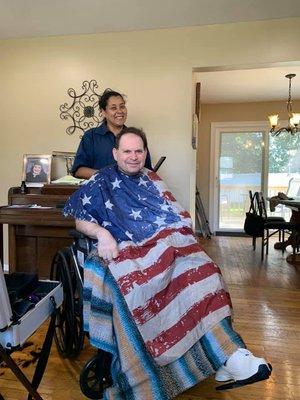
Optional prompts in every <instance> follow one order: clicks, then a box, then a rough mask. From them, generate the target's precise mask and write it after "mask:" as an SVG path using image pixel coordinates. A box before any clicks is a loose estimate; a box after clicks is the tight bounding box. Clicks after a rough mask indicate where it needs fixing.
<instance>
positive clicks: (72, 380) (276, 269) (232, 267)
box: [0, 237, 300, 400]
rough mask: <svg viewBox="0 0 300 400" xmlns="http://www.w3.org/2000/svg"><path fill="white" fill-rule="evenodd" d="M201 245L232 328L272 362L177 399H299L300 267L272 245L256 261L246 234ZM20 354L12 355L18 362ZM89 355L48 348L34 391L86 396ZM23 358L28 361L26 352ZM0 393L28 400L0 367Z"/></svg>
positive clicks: (47, 399)
mask: <svg viewBox="0 0 300 400" xmlns="http://www.w3.org/2000/svg"><path fill="white" fill-rule="evenodd" d="M201 244H202V246H203V247H204V249H205V250H206V251H207V253H208V254H209V255H210V256H211V257H212V258H213V260H214V261H215V262H216V263H217V264H218V265H219V266H220V267H221V269H222V272H223V275H224V277H225V280H226V282H227V284H228V287H229V290H230V293H231V296H232V301H233V306H234V312H235V313H234V326H235V328H236V330H237V331H238V332H239V333H240V334H241V335H242V337H243V339H244V340H245V342H246V343H247V345H248V348H249V349H250V350H251V351H253V352H254V353H257V354H258V355H260V356H263V357H265V358H266V359H267V360H268V362H270V363H271V364H272V365H273V374H272V376H271V378H270V379H269V380H268V381H265V382H260V383H256V384H255V385H251V386H247V387H243V388H240V389H234V390H232V391H228V392H223V393H218V392H216V391H215V386H216V384H215V381H214V379H213V377H211V378H210V379H208V380H206V381H205V382H202V383H201V384H199V385H197V386H195V387H194V388H192V389H190V390H188V391H186V392H185V393H183V394H181V395H180V396H178V397H177V400H196V399H198V400H217V399H226V400H275V399H276V400H297V399H300V290H299V289H300V265H299V266H293V265H290V264H288V263H287V262H286V261H285V257H286V255H287V254H288V252H286V253H285V254H284V255H282V253H281V252H280V251H276V250H273V249H272V250H271V251H270V255H269V256H268V257H267V258H266V260H265V261H264V262H263V263H261V262H260V249H257V250H256V252H253V250H252V248H251V241H250V239H248V238H236V237H214V238H212V239H211V240H201ZM271 247H273V246H271ZM42 331H43V329H42V328H41V329H39V331H38V333H37V334H35V335H34V336H33V337H32V338H31V339H32V342H33V345H32V346H31V347H32V349H36V348H37V347H38V344H39V342H40V340H41V337H43V332H42ZM29 349H30V348H29ZM27 353H29V352H28V351H27ZM22 354H23V353H21V354H17V353H15V355H14V356H15V357H16V358H17V359H18V360H19V361H20V360H21V359H22ZM93 354H94V350H93V349H91V348H90V347H89V345H88V344H87V342H86V345H85V349H84V350H83V352H82V353H81V354H80V357H79V358H78V359H76V360H66V359H62V358H61V357H59V355H58V354H57V351H56V348H55V346H53V348H52V352H51V356H50V359H49V362H48V366H47V370H46V373H45V376H44V378H43V381H42V383H41V385H40V389H39V392H40V394H41V395H42V397H43V399H44V400H61V399H65V400H78V399H85V397H84V396H83V395H82V393H81V391H80V388H79V385H78V376H79V373H80V371H81V369H82V367H83V365H84V363H85V361H87V360H88V359H89V358H90V357H91V356H92V355H93ZM23 358H25V359H27V358H29V359H30V356H29V357H28V355H27V358H26V355H24V357H23ZM25 361H26V360H25ZM32 369H33V366H32V365H29V366H28V367H26V368H24V372H25V373H26V375H28V376H30V374H31V373H32ZM0 392H1V394H2V395H3V396H4V398H5V399H6V400H22V399H24V400H25V399H26V398H27V396H26V393H25V391H24V390H23V388H22V386H21V385H20V384H19V382H18V381H16V379H15V378H14V377H13V375H12V374H11V372H10V371H9V370H8V369H5V368H1V370H0ZM141 400H144V399H141ZM154 400H155V399H154Z"/></svg>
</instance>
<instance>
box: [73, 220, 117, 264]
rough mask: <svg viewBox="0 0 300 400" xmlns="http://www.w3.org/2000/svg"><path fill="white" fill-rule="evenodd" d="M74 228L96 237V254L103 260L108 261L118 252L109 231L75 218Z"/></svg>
mask: <svg viewBox="0 0 300 400" xmlns="http://www.w3.org/2000/svg"><path fill="white" fill-rule="evenodd" d="M76 229H77V230H78V231H79V232H82V233H83V234H85V235H87V236H89V237H90V238H93V239H98V245H97V249H98V254H99V256H100V257H101V258H103V260H105V261H110V260H112V259H113V258H115V257H117V256H118V254H119V249H118V244H117V242H116V240H115V239H114V238H113V236H112V235H111V234H110V232H109V231H108V230H107V229H105V228H102V227H101V226H99V225H98V224H95V223H94V222H88V221H81V220H78V219H77V220H76Z"/></svg>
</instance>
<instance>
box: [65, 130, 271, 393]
mask: <svg viewBox="0 0 300 400" xmlns="http://www.w3.org/2000/svg"><path fill="white" fill-rule="evenodd" d="M115 146H116V147H115V148H114V150H113V156H114V158H115V160H116V161H117V164H116V165H113V166H109V167H105V168H103V169H102V170H100V171H99V172H98V173H96V174H95V175H93V176H92V177H91V178H90V180H89V181H88V182H87V183H86V184H85V185H84V186H82V187H81V188H80V189H79V190H77V191H76V192H75V193H74V194H73V195H72V196H71V198H70V199H69V201H68V203H67V205H66V207H65V209H64V213H65V215H72V216H74V217H75V219H76V228H77V229H78V230H79V231H80V232H82V233H84V234H86V235H88V236H89V237H91V238H93V239H96V240H97V241H98V243H97V249H95V250H94V251H92V252H91V253H90V255H89V257H88V258H87V260H86V262H85V265H84V304H83V308H84V312H83V314H84V327H85V330H86V331H88V333H89V337H90V342H91V344H92V345H94V346H95V347H97V348H99V349H102V350H105V351H107V352H109V353H111V355H112V363H111V376H112V386H110V387H109V388H107V389H106V390H105V393H104V398H105V399H116V398H118V399H127V398H128V399H129V398H130V399H139V400H140V399H155V400H159V399H172V398H174V397H176V396H177V395H178V394H179V393H181V392H183V391H185V390H186V389H188V388H190V387H192V386H194V385H195V384H197V383H198V382H200V381H202V380H204V379H205V378H207V377H208V376H210V375H212V374H215V379H216V380H217V381H219V382H223V384H222V385H221V386H219V387H218V388H217V389H218V390H224V389H230V388H233V387H237V386H243V385H247V384H250V383H254V382H256V381H260V380H264V379H267V378H269V376H270V374H271V366H270V365H269V364H267V363H266V361H265V360H264V359H263V358H258V357H255V356H254V355H253V354H252V353H251V352H250V351H249V350H247V349H246V346H245V344H244V342H243V340H242V338H241V337H240V336H239V335H238V334H237V333H236V332H235V331H234V330H233V327H232V323H231V301H230V296H229V293H228V292H227V289H226V286H225V284H224V281H223V278H222V275H221V272H220V269H219V268H218V266H217V265H215V264H214V263H213V261H212V260H211V259H210V258H209V257H208V256H207V255H206V254H205V253H204V251H203V250H202V249H201V247H200V246H199V244H198V242H197V239H196V238H195V236H194V234H193V231H192V228H191V219H190V216H189V214H188V212H186V211H185V210H184V209H183V208H182V207H181V206H180V205H179V204H178V203H177V202H176V200H175V198H174V197H173V195H172V194H171V193H170V191H169V190H168V189H167V188H166V186H165V185H164V183H163V182H162V180H161V179H160V177H159V176H158V175H157V174H156V173H154V172H152V171H149V170H147V169H146V168H144V164H145V159H146V155H147V140H146V137H145V134H144V133H143V131H141V130H139V129H136V128H126V129H125V130H123V131H122V132H121V133H120V134H119V135H118V136H117V137H116V145H115Z"/></svg>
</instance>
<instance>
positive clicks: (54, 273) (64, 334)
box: [50, 156, 166, 399]
mask: <svg viewBox="0 0 300 400" xmlns="http://www.w3.org/2000/svg"><path fill="white" fill-rule="evenodd" d="M165 159H166V157H165V156H162V157H160V159H159V160H158V162H157V163H156V165H155V166H154V168H153V172H157V171H158V169H159V168H160V166H161V165H162V163H163V162H164V161H165ZM70 235H71V237H72V238H73V243H72V244H71V246H69V247H65V248H64V249H62V250H60V251H58V252H57V253H56V254H55V256H54V258H53V261H52V266H51V273H50V277H51V279H55V280H57V281H60V282H61V283H62V286H63V291H64V299H63V303H62V306H61V308H60V310H59V312H58V314H57V317H56V326H55V332H54V340H55V343H56V347H57V349H58V352H59V353H60V354H61V355H62V356H63V357H66V358H68V357H76V356H77V355H78V354H79V353H80V351H81V350H82V348H83V344H84V338H85V336H86V333H85V332H84V329H83V265H84V261H85V259H86V257H87V255H88V254H89V253H90V251H91V250H92V247H93V242H92V240H91V239H90V238H88V237H87V236H85V235H83V234H82V233H80V232H78V231H76V230H75V229H73V230H72V231H71V232H70ZM110 366H111V354H110V353H107V352H105V351H103V350H98V351H97V354H96V355H95V356H94V357H92V358H91V359H90V360H89V361H88V362H87V363H86V364H85V366H84V367H83V369H82V372H81V374H80V379H79V383H80V388H81V391H82V393H83V394H84V395H85V396H86V397H88V398H89V399H101V398H102V395H103V391H104V390H105V389H106V388H107V387H109V386H111V385H112V378H111V375H110Z"/></svg>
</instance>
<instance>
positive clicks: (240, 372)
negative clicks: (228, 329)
mask: <svg viewBox="0 0 300 400" xmlns="http://www.w3.org/2000/svg"><path fill="white" fill-rule="evenodd" d="M271 371H272V367H271V365H270V364H267V362H266V361H265V359H263V358H258V357H255V356H254V355H253V354H252V353H251V352H250V351H249V350H247V349H238V350H237V351H236V352H235V353H233V354H232V356H231V357H229V359H228V360H227V361H226V365H223V366H222V367H221V368H219V369H218V371H217V373H216V376H215V379H216V381H218V382H227V383H226V384H224V385H221V386H218V387H217V388H216V389H217V390H226V389H233V388H235V387H239V386H245V385H250V384H251V383H255V382H258V381H263V380H265V379H268V378H269V376H270V375H271Z"/></svg>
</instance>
